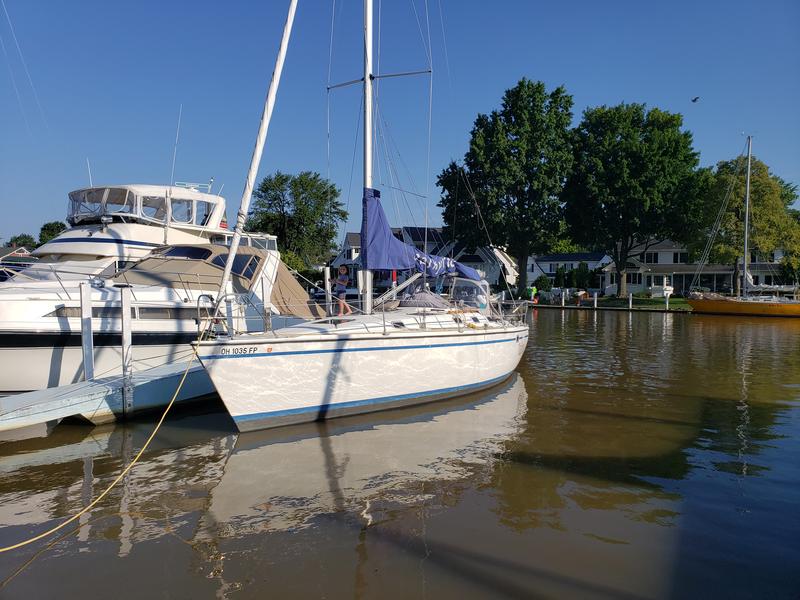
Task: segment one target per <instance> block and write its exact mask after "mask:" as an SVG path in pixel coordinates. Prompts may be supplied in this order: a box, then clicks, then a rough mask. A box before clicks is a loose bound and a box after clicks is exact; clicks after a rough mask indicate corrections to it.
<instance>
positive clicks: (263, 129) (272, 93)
mask: <svg viewBox="0 0 800 600" xmlns="http://www.w3.org/2000/svg"><path fill="white" fill-rule="evenodd" d="M296 10H297V0H291V2H290V3H289V14H288V16H287V17H286V24H285V25H284V26H283V37H282V38H281V46H280V48H279V50H278V58H277V59H276V60H275V70H274V71H273V72H272V80H271V81H270V82H269V90H268V91H267V99H266V100H265V102H264V112H262V113H261V123H260V125H259V126H258V135H257V136H256V145H255V148H253V156H252V158H251V159H250V170H249V171H248V172H247V181H246V182H245V184H244V191H242V201H241V202H240V203H239V214H238V215H237V216H236V229H235V230H234V233H233V239H232V240H231V248H230V251H229V252H228V260H227V262H226V263H225V271H224V272H223V274H222V282H221V284H220V287H219V297H220V298H222V297H223V296H224V295H225V290H226V289H227V287H228V282H229V281H230V278H231V269H232V268H233V259H234V258H235V257H236V250H237V249H238V248H239V241H240V240H241V238H242V231H243V230H244V223H245V221H246V220H247V214H248V212H249V211H250V198H251V197H252V195H253V186H254V185H255V180H256V174H257V173H258V165H259V164H260V163H261V154H262V153H263V151H264V142H266V140H267V130H268V129H269V121H270V119H271V118H272V109H273V108H275V97H276V96H277V94H278V85H279V84H280V82H281V73H282V72H283V62H284V60H285V59H286V50H287V48H288V47H289V37H290V36H291V34H292V24H293V23H294V13H295V11H296ZM266 300H267V299H266V298H265V299H264V301H265V302H266Z"/></svg>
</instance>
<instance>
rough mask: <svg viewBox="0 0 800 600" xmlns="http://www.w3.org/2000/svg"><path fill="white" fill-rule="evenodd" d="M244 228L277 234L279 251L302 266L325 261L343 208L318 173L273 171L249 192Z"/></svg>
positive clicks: (344, 216) (342, 217) (334, 189)
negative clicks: (250, 200)
mask: <svg viewBox="0 0 800 600" xmlns="http://www.w3.org/2000/svg"><path fill="white" fill-rule="evenodd" d="M253 197H254V198H255V202H254V203H253V208H252V210H251V212H250V218H249V219H248V223H247V228H248V229H249V230H250V231H264V232H267V233H271V234H273V235H275V236H277V238H278V248H279V249H280V250H281V252H290V253H292V254H293V255H295V256H296V257H299V258H300V259H301V260H302V261H304V262H305V264H306V266H311V265H317V264H322V263H325V262H326V261H327V260H328V259H329V258H330V255H331V253H332V252H333V251H334V250H335V248H336V246H335V240H336V232H337V229H338V227H339V224H340V223H342V222H343V221H345V220H346V219H347V212H346V211H345V210H344V207H343V206H342V203H341V202H340V201H339V189H338V188H337V187H336V186H335V185H334V184H333V183H331V182H330V181H328V180H327V179H325V178H324V177H322V176H320V174H319V173H312V172H311V171H303V172H302V173H298V174H297V175H290V174H287V173H281V172H280V171H278V172H276V173H275V174H274V175H269V176H268V177H265V178H264V179H263V180H262V181H261V184H260V185H259V186H258V189H257V190H256V191H255V193H254V194H253Z"/></svg>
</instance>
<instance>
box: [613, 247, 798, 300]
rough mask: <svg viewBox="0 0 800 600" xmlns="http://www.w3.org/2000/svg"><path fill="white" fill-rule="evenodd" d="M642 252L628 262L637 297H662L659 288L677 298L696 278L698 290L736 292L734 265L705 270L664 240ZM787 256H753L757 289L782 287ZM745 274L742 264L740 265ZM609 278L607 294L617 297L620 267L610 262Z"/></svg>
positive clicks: (630, 286) (751, 266)
mask: <svg viewBox="0 0 800 600" xmlns="http://www.w3.org/2000/svg"><path fill="white" fill-rule="evenodd" d="M641 250H642V251H641V252H638V254H636V256H635V257H632V258H630V259H628V265H627V270H626V275H625V277H626V279H627V284H628V291H629V292H632V293H634V294H636V293H640V292H650V293H654V294H656V295H658V294H659V291H660V290H659V288H664V287H667V286H669V287H672V288H673V289H674V293H675V294H684V293H686V292H688V291H689V288H690V287H691V285H692V281H693V280H694V279H695V275H697V276H698V279H697V283H696V284H695V285H696V286H699V287H701V288H705V289H707V290H710V291H713V292H719V293H723V294H728V293H731V292H732V291H733V287H734V286H733V272H734V269H733V265H719V264H706V265H704V266H703V268H702V270H701V269H700V265H699V264H698V263H690V262H689V252H688V250H687V248H686V247H685V246H684V245H682V244H678V243H675V242H672V241H671V240H664V241H661V242H658V243H656V244H653V245H651V246H650V247H648V248H645V247H644V246H641ZM782 259H783V252H782V251H780V250H778V251H776V252H774V253H772V254H770V255H769V256H760V255H757V254H756V253H752V254H751V256H750V262H749V265H748V268H749V271H750V274H751V276H752V278H753V281H752V283H753V285H778V284H780V283H782V282H781V278H780V270H781V268H780V262H781V260H782ZM739 269H740V272H741V271H742V268H741V264H740V265H739ZM603 272H604V274H605V285H604V292H605V293H606V294H616V293H617V282H616V266H615V265H614V263H613V262H610V263H609V264H607V265H606V266H605V267H604V268H603Z"/></svg>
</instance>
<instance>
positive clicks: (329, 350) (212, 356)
mask: <svg viewBox="0 0 800 600" xmlns="http://www.w3.org/2000/svg"><path fill="white" fill-rule="evenodd" d="M520 339H522V338H520ZM516 341H518V340H517V338H508V339H505V340H485V341H480V342H462V343H450V344H426V345H424V346H386V347H382V346H372V347H370V348H327V349H324V350H289V351H286V352H254V353H253V354H209V355H208V356H201V357H200V360H201V361H202V360H217V359H223V358H256V357H261V356H291V355H293V354H339V353H342V352H379V351H381V350H417V349H420V350H422V349H431V348H453V347H456V346H485V345H487V344H505V343H506V342H516Z"/></svg>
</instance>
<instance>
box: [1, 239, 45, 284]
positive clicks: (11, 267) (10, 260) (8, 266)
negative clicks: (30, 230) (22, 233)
mask: <svg viewBox="0 0 800 600" xmlns="http://www.w3.org/2000/svg"><path fill="white" fill-rule="evenodd" d="M36 260H37V259H36V257H34V256H31V253H30V252H29V251H28V249H27V248H25V247H24V246H6V247H3V248H0V281H7V280H8V279H9V278H10V277H12V276H13V275H14V274H15V273H17V272H18V271H20V270H22V269H23V268H25V267H26V266H28V265H30V264H31V263H33V262H35V261H36Z"/></svg>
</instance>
